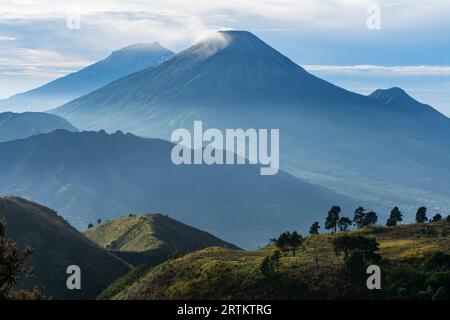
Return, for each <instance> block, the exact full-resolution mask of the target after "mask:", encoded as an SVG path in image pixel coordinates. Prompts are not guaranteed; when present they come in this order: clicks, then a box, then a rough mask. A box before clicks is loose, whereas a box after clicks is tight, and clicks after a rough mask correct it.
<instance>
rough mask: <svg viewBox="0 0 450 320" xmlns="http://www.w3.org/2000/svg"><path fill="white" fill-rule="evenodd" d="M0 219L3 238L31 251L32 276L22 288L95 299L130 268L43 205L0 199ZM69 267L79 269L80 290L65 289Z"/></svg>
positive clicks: (62, 297) (54, 296) (47, 293)
mask: <svg viewBox="0 0 450 320" xmlns="http://www.w3.org/2000/svg"><path fill="white" fill-rule="evenodd" d="M0 219H4V220H6V222H7V228H6V238H8V239H10V240H12V241H14V242H16V243H17V244H18V245H19V246H20V247H21V248H23V246H24V245H29V246H31V247H32V249H33V254H32V256H31V260H30V261H29V263H30V265H32V266H34V269H35V277H34V278H32V279H24V281H23V282H22V283H23V285H24V287H32V286H33V285H34V284H41V285H43V286H44V291H45V295H46V296H47V297H51V298H55V299H91V298H95V297H96V296H97V295H98V294H99V293H100V292H101V291H102V290H103V289H104V288H105V287H106V286H108V285H109V284H110V283H111V282H112V281H114V280H115V279H117V278H118V277H120V276H121V275H123V274H124V273H126V272H127V271H128V270H129V268H130V267H129V265H128V264H127V263H125V262H124V261H123V260H121V259H119V258H118V257H116V256H114V255H113V254H111V253H110V252H108V251H107V250H104V249H103V248H101V247H100V246H98V245H97V244H95V243H94V242H92V241H91V240H89V239H88V238H86V237H85V236H84V235H83V234H81V233H80V232H78V231H77V230H76V229H75V228H73V227H72V226H70V225H69V224H68V223H67V222H66V221H65V220H64V219H63V218H61V217H60V216H58V215H57V214H56V212H54V211H53V210H51V209H49V208H46V207H44V206H41V205H38V204H36V203H33V202H29V201H27V200H24V199H21V198H17V197H0ZM70 265H78V266H79V267H80V268H81V287H82V289H81V290H68V289H67V286H66V280H67V277H68V275H67V274H66V270H67V267H68V266H70Z"/></svg>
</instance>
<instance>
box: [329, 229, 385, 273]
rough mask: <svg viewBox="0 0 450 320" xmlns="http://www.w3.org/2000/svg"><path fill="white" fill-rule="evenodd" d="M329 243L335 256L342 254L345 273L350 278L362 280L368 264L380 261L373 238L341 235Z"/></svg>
mask: <svg viewBox="0 0 450 320" xmlns="http://www.w3.org/2000/svg"><path fill="white" fill-rule="evenodd" d="M331 243H332V245H333V250H334V252H335V253H336V254H337V255H339V254H341V253H343V255H344V266H345V272H346V273H347V274H348V275H349V276H350V277H352V278H356V279H359V278H362V277H363V276H365V271H366V268H367V266H368V265H369V264H374V263H376V264H378V263H380V261H381V255H380V254H379V250H380V248H379V244H378V242H377V241H376V239H375V238H370V237H365V236H362V235H351V236H350V235H342V236H339V237H336V238H334V239H333V240H332V241H331Z"/></svg>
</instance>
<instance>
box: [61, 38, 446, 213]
mask: <svg viewBox="0 0 450 320" xmlns="http://www.w3.org/2000/svg"><path fill="white" fill-rule="evenodd" d="M409 102H411V99H409V97H408V96H407V95H406V94H405V93H404V92H402V91H401V90H400V89H393V90H389V91H388V92H384V93H383V92H378V93H377V94H374V95H372V96H364V95H360V94H357V93H353V92H350V91H347V90H345V89H343V88H340V87H338V86H335V85H333V84H331V83H329V82H327V81H325V80H322V79H320V78H318V77H316V76H314V75H312V74H310V73H308V72H307V71H305V70H304V69H303V68H302V67H300V66H299V65H297V64H295V63H294V62H293V61H291V60H290V59H289V58H287V57H286V56H284V55H283V54H281V53H280V52H278V51H277V50H275V49H274V48H272V47H271V46H269V45H268V44H266V43H265V42H263V41H262V40H261V39H259V38H258V37H256V36H255V35H253V34H251V33H249V32H245V31H221V32H217V33H215V34H213V35H211V36H210V37H208V38H206V39H204V40H202V41H200V42H198V43H197V44H195V45H193V46H192V47H190V48H188V49H186V50H184V51H182V52H180V53H178V54H176V55H175V56H173V57H171V58H170V59H167V60H165V61H164V62H162V63H160V64H158V65H156V66H153V67H150V68H147V69H145V70H142V71H140V72H137V73H134V74H132V75H129V76H127V77H124V78H122V79H119V80H117V81H114V82H113V83H111V84H109V85H107V86H105V87H103V88H101V89H99V90H97V91H95V92H92V93H90V94H88V95H85V96H83V97H81V98H78V99H76V100H73V101H71V102H69V103H67V104H65V105H63V106H61V107H60V108H57V109H55V110H53V111H52V112H54V113H55V114H58V115H60V116H63V117H65V118H66V119H68V120H69V121H71V122H72V123H73V124H74V125H75V126H77V127H79V128H81V129H89V130H98V129H105V130H108V131H115V130H117V129H121V130H124V131H129V132H133V133H135V134H139V135H142V136H150V137H158V138H163V139H169V137H170V135H171V133H172V132H173V130H175V129H177V128H187V129H192V125H193V122H194V121H195V120H201V121H202V122H203V124H204V127H208V128H218V129H222V130H224V129H227V128H278V129H280V150H281V154H282V160H281V168H282V169H284V170H287V171H288V172H290V173H292V174H294V175H296V176H299V177H303V178H306V179H308V180H309V181H313V182H315V183H318V184H322V185H325V186H327V187H329V188H332V189H333V190H335V191H338V192H341V193H344V194H345V195H347V196H350V197H357V198H359V199H366V200H375V201H376V202H378V203H386V205H387V206H391V205H392V206H399V205H404V206H417V205H419V206H420V205H423V204H420V203H419V200H418V199H421V198H426V199H430V206H431V205H432V204H431V203H433V205H436V206H440V207H445V208H449V209H450V200H449V199H450V198H449V196H448V193H447V194H446V192H445V191H443V190H450V182H449V181H450V162H449V159H448V154H449V153H450V120H449V119H448V118H447V117H445V116H444V115H442V114H440V113H439V112H437V111H436V110H434V109H433V108H432V107H430V106H427V107H424V106H426V105H422V104H420V103H418V102H417V103H418V104H417V107H418V108H415V107H413V106H412V105H411V104H410V103H409ZM405 104H406V105H409V107H408V108H405V106H406V105H405ZM419 105H420V106H421V107H420V108H419ZM411 110H419V112H411ZM425 154H426V155H427V156H422V155H425ZM380 164H386V165H380ZM392 194H395V195H396V199H400V200H398V201H396V202H395V203H391V202H389V201H390V199H391V200H392V199H393V197H392ZM380 209H381V208H380ZM385 209H386V210H388V209H387V208H383V210H385ZM389 210H390V209H389ZM411 210H413V208H411Z"/></svg>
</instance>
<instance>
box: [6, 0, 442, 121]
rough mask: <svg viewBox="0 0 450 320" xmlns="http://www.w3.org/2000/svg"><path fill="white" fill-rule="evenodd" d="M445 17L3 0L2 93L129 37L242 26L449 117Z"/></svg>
mask: <svg viewBox="0 0 450 320" xmlns="http://www.w3.org/2000/svg"><path fill="white" fill-rule="evenodd" d="M373 5H377V7H376V8H379V10H380V11H379V12H380V15H379V17H380V20H379V21H380V29H375V30H371V29H369V28H368V27H367V20H368V19H370V18H372V17H373V13H374V11H371V10H369V13H368V9H370V8H372V10H373ZM371 6H372V7H371ZM449 18H450V0H442V1H435V0H408V1H403V0H391V1H385V0H380V1H376V0H349V1H347V0H245V1H242V0H240V1H235V0H228V1H226V2H225V1H217V0H208V1H206V0H204V1H200V0H195V1H189V0H184V1H173V0H164V1H149V0H147V1H144V0H128V1H118V0H97V1H95V2H94V1H89V0H76V1H70V2H67V1H59V0H15V1H13V0H0V98H4V97H7V96H9V95H12V94H15V93H17V92H20V91H24V90H28V89H31V88H33V87H35V86H37V85H40V84H43V83H45V82H48V81H50V80H52V79H55V78H57V77H60V76H62V75H64V74H67V73H69V72H72V71H75V70H77V69H79V68H82V67H83V66H86V65H87V64H89V63H92V62H94V61H96V60H98V59H101V58H104V57H105V56H107V55H108V54H109V53H110V52H111V51H113V50H117V49H119V48H121V47H124V46H127V45H130V44H133V43H138V42H153V41H159V42H160V43H161V44H162V45H164V46H166V47H168V48H169V49H172V50H174V51H180V50H182V49H184V48H186V47H188V46H189V45H191V44H192V43H194V42H196V41H198V40H199V39H201V38H203V37H205V36H206V35H207V34H208V33H210V32H214V31H215V30H219V29H242V30H249V31H251V32H253V33H255V34H256V35H258V36H259V37H260V38H262V39H263V40H264V41H266V42H268V43H269V44H270V45H272V46H273V47H274V48H276V49H277V50H279V51H281V52H282V53H284V54H286V55H287V56H288V57H290V58H291V59H292V60H294V61H295V62H297V63H298V64H300V65H302V66H304V67H305V68H306V69H308V70H309V71H311V72H312V73H314V74H316V75H318V76H320V77H322V78H324V79H326V80H329V81H332V82H334V83H335V84H338V85H341V86H343V87H345V88H346V89H350V90H354V91H357V92H360V93H369V92H371V91H373V90H375V89H376V88H380V87H381V88H386V87H391V86H400V87H403V88H404V89H406V90H407V91H408V92H410V93H411V94H412V95H413V96H414V97H416V98H418V99H419V100H422V102H425V103H428V104H431V105H433V106H434V107H435V108H437V109H438V110H440V111H441V112H443V113H445V114H447V115H448V116H450V94H449V92H450V54H449V53H450V37H449V36H448V31H449V30H450V19H449ZM68 21H69V26H70V25H71V26H75V28H70V27H68ZM78 22H80V24H79V27H80V28H79V29H78Z"/></svg>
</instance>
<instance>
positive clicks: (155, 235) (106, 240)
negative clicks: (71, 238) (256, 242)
mask: <svg viewBox="0 0 450 320" xmlns="http://www.w3.org/2000/svg"><path fill="white" fill-rule="evenodd" d="M84 234H85V235H86V236H87V237H88V238H89V239H91V240H92V241H94V242H95V243H97V244H99V245H100V246H102V247H104V248H107V249H109V250H111V251H112V252H114V254H116V255H117V256H119V257H121V258H123V259H124V260H126V261H127V262H129V263H130V264H133V265H140V264H145V265H156V264H158V263H161V262H162V261H164V260H167V259H168V258H169V257H170V256H174V255H178V254H185V253H187V252H191V251H196V250H199V249H203V248H207V247H214V246H216V247H225V248H233V249H237V247H236V246H234V245H232V244H230V243H228V242H225V241H222V240H220V239H219V238H216V237H215V236H213V235H211V234H209V233H207V232H204V231H201V230H199V229H196V228H193V227H191V226H188V225H186V224H183V223H181V222H179V221H177V220H174V219H171V218H169V217H168V216H165V215H162V214H146V215H130V216H127V217H122V218H119V219H117V220H113V221H108V222H104V223H101V224H99V225H97V226H95V227H93V228H90V229H88V230H87V231H86V232H85V233H84Z"/></svg>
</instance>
